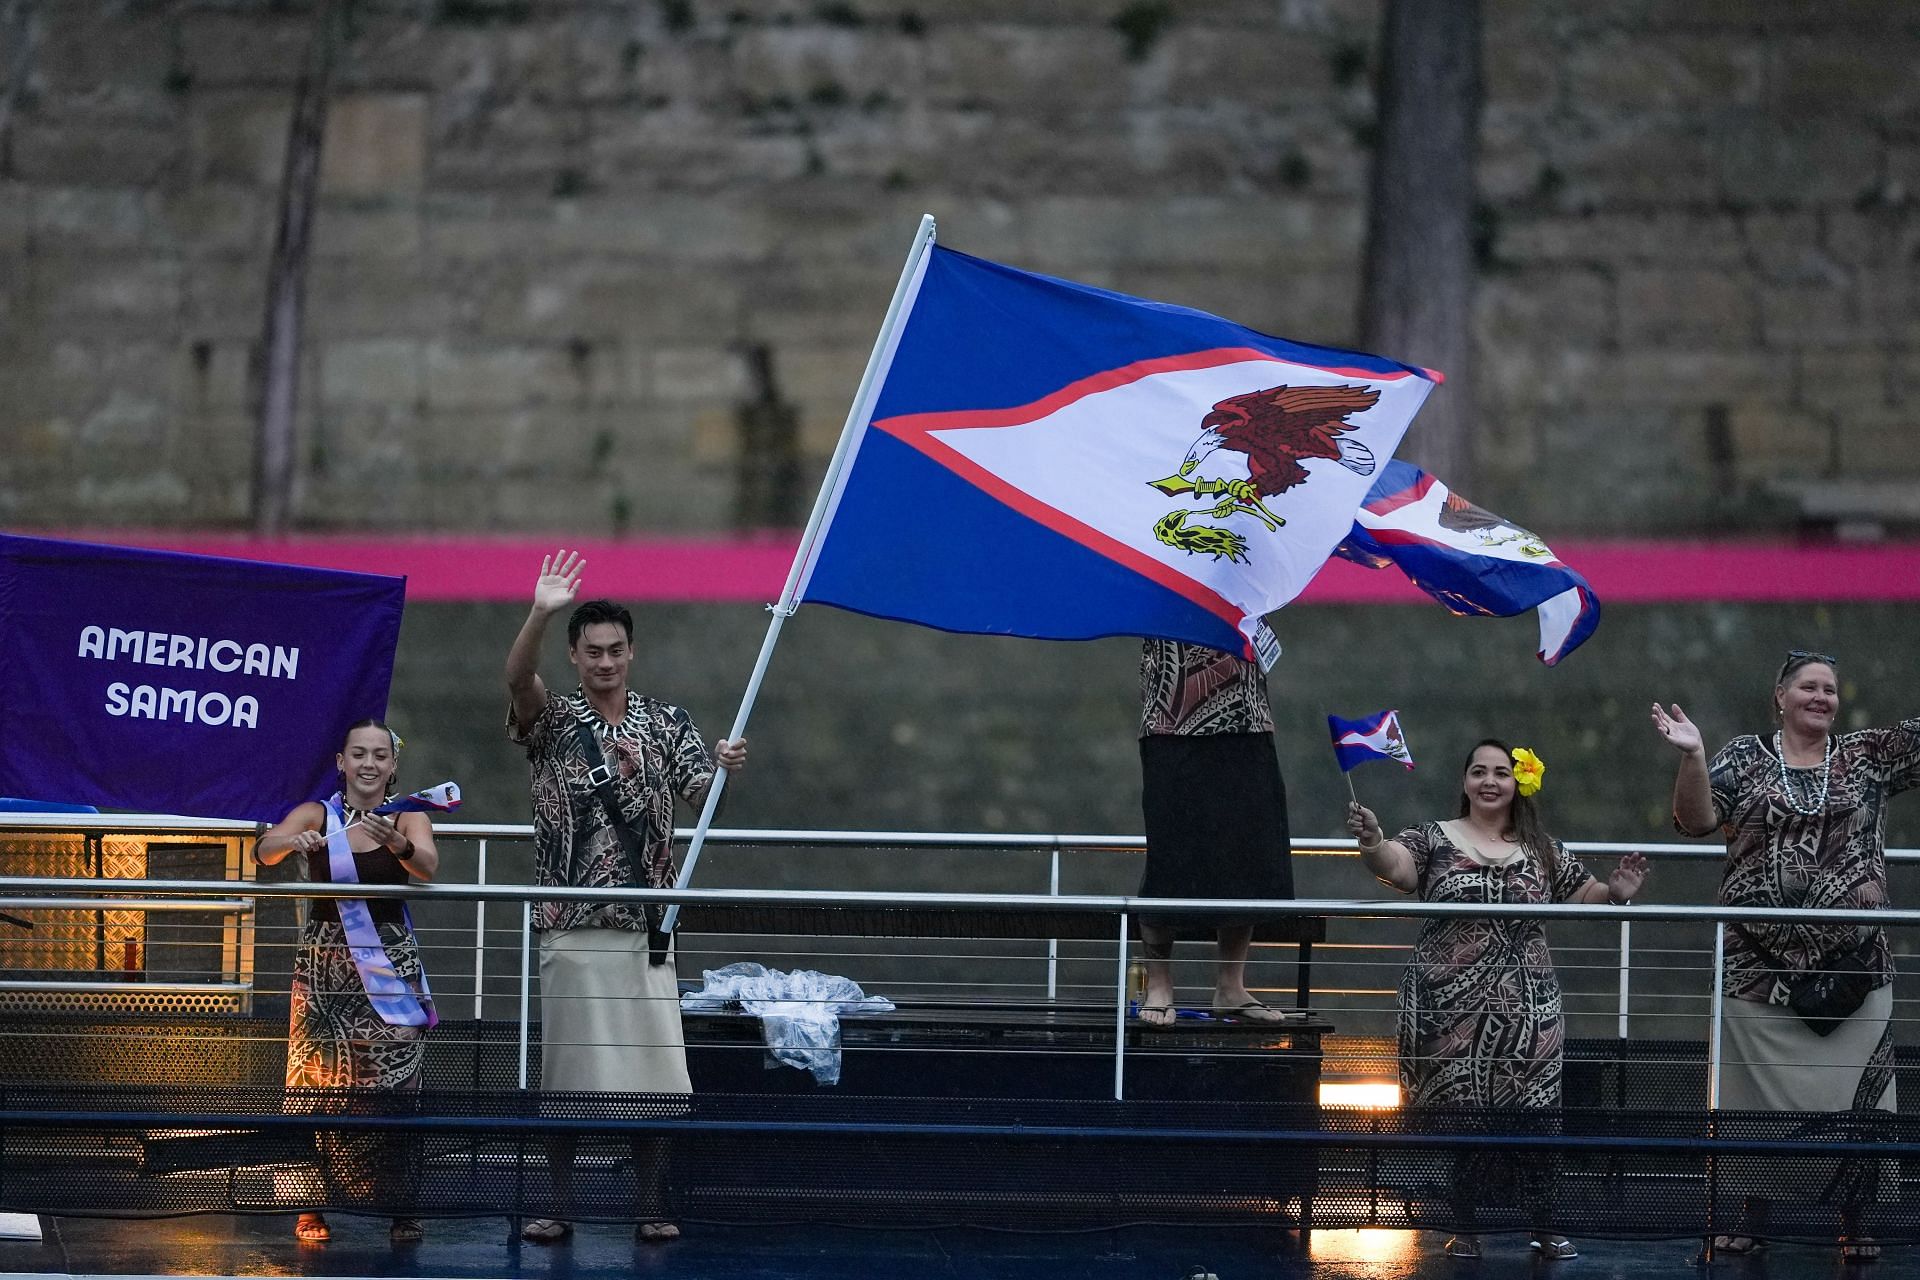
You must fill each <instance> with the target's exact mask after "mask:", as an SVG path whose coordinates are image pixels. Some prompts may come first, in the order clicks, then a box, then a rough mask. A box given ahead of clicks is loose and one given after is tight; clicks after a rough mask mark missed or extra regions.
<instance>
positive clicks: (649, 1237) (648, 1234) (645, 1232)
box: [633, 1222, 680, 1244]
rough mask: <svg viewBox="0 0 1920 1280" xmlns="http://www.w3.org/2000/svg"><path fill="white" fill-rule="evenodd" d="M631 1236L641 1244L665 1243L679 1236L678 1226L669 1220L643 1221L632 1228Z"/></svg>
mask: <svg viewBox="0 0 1920 1280" xmlns="http://www.w3.org/2000/svg"><path fill="white" fill-rule="evenodd" d="M633 1238H634V1239H635V1240H638V1241H639V1242H640V1243H641V1244H665V1243H667V1241H669V1240H678V1239H679V1238H680V1228H679V1227H676V1226H674V1225H673V1224H672V1223H671V1222H643V1223H641V1224H640V1225H639V1226H637V1227H635V1228H634V1229H633Z"/></svg>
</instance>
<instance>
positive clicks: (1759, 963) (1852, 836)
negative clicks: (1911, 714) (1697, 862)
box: [1674, 717, 1920, 1005]
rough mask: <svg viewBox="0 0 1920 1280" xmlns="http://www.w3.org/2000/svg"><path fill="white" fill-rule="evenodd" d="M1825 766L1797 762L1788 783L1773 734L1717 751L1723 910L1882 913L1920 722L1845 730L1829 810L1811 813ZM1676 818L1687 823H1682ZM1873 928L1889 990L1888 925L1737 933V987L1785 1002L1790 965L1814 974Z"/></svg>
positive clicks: (1917, 765) (1882, 980)
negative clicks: (1894, 821) (1893, 834)
mask: <svg viewBox="0 0 1920 1280" xmlns="http://www.w3.org/2000/svg"><path fill="white" fill-rule="evenodd" d="M1821 773H1822V767H1821V766H1819V765H1815V766H1813V767H1812V768H1804V769H1802V768H1794V767H1792V766H1789V767H1788V768H1787V770H1786V776H1785V778H1784V779H1783V778H1782V776H1781V770H1780V758H1779V756H1777V755H1775V754H1774V749H1773V735H1771V734H1768V735H1767V736H1766V737H1764V738H1761V737H1755V736H1753V735H1752V734H1748V735H1746V736H1744V737H1739V738H1735V739H1734V740H1733V741H1732V742H1729V743H1728V744H1727V745H1726V746H1725V747H1723V748H1721V750H1720V754H1719V755H1717V756H1715V757H1714V758H1713V763H1712V764H1710V765H1709V766H1708V767H1707V777H1708V781H1709V783H1710V785H1711V786H1712V789H1713V814H1714V817H1715V819H1716V820H1717V821H1718V822H1719V825H1720V830H1721V833H1722V834H1723V835H1725V837H1726V841H1727V870H1726V875H1725V877H1724V878H1722V880H1721V882H1720V902H1721V904H1722V905H1723V906H1729V907H1815V908H1835V909H1840V910H1878V909H1880V908H1882V907H1885V906H1887V905H1888V903H1887V859H1886V830H1887V812H1886V805H1887V800H1888V799H1889V798H1890V797H1892V796H1894V795H1897V794H1899V793H1900V792H1902V791H1906V790H1908V789H1909V788H1911V787H1914V786H1920V717H1916V718H1914V719H1911V720H1903V721H1901V722H1900V723H1899V724H1897V725H1894V726H1893V727H1892V728H1887V729H1861V730H1859V731H1857V732H1854V733H1843V734H1837V735H1835V736H1834V738H1833V759H1832V773H1831V776H1830V779H1829V781H1828V785H1827V801H1826V804H1825V806H1824V807H1823V808H1822V809H1821V810H1820V812H1818V813H1815V814H1813V815H1811V816H1809V815H1805V814H1802V813H1799V812H1796V810H1795V806H1796V805H1797V806H1798V807H1799V808H1800V809H1806V808H1810V807H1812V806H1813V805H1814V803H1815V802H1816V801H1818V800H1819V798H1820V776H1821ZM1674 825H1675V826H1676V827H1678V826H1679V820H1678V819H1677V818H1676V819H1675V822H1674ZM1680 829H1681V830H1682V831H1683V832H1684V831H1686V828H1684V827H1681V828H1680ZM1687 834H1690V835H1700V834H1704V833H1702V832H1688V833H1687ZM1869 935H1871V936H1872V937H1873V939H1874V950H1875V952H1876V954H1877V957H1878V963H1877V966H1876V967H1877V968H1878V970H1879V974H1880V976H1879V978H1878V980H1877V981H1876V982H1875V983H1874V985H1875V986H1876V987H1883V986H1886V985H1887V984H1888V983H1890V982H1892V981H1893V956H1892V953H1891V952H1890V950H1889V949H1888V947H1887V939H1886V933H1885V932H1884V931H1883V930H1861V929H1856V928H1854V927H1853V926H1851V925H1820V924H1742V925H1738V926H1736V927H1734V928H1731V929H1728V930H1727V969H1726V982H1725V991H1726V994H1727V995H1729V996H1732V997H1733V998H1735V999H1739V1000H1758V1001H1762V1002H1764V1003H1767V1004H1778V1005H1784V1004H1786V1003H1787V996H1788V991H1787V983H1786V981H1784V980H1783V978H1782V972H1783V970H1784V972H1785V974H1786V976H1787V977H1792V976H1795V975H1798V974H1804V973H1809V972H1812V971H1813V970H1814V969H1815V968H1817V967H1818V966H1819V965H1820V963H1821V962H1822V961H1823V960H1826V959H1828V958H1831V957H1834V956H1837V955H1839V954H1841V953H1843V952H1845V951H1846V950H1848V949H1849V948H1851V947H1853V946H1854V945H1856V944H1857V943H1859V942H1864V941H1866V940H1867V938H1868V936H1869Z"/></svg>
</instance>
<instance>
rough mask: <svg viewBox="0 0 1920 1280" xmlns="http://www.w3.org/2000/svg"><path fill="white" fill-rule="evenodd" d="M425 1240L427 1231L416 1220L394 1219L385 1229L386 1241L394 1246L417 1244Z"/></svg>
mask: <svg viewBox="0 0 1920 1280" xmlns="http://www.w3.org/2000/svg"><path fill="white" fill-rule="evenodd" d="M426 1238H427V1229H426V1228H425V1227H424V1226H422V1225H420V1219H418V1218H395V1219H394V1220H393V1225H392V1226H391V1227H389V1228H388V1229H387V1239H389V1240H391V1241H393V1243H395V1244H419V1243H420V1242H421V1241H422V1240H425V1239H426Z"/></svg>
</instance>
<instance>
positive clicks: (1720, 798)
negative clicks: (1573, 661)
mask: <svg viewBox="0 0 1920 1280" xmlns="http://www.w3.org/2000/svg"><path fill="white" fill-rule="evenodd" d="M1839 711H1840V684H1839V677H1838V674H1837V671H1836V667H1835V663H1834V660H1833V659H1832V658H1831V657H1829V656H1828V655H1826V654H1823V653H1810V652H1807V651H1805V650H1799V649H1796V650H1794V651H1792V652H1791V653H1789V654H1788V655H1787V660H1786V662H1785V663H1783V664H1782V665H1781V667H1780V672H1779V674H1778V675H1777V676H1775V677H1774V682H1773V722H1774V728H1773V730H1772V732H1770V733H1765V734H1743V735H1742V736H1740V737H1737V738H1735V739H1734V740H1733V741H1731V742H1729V743H1728V744H1727V745H1726V746H1724V747H1722V748H1721V749H1720V751H1719V753H1718V754H1717V755H1715V756H1714V757H1713V759H1712V760H1711V761H1709V760H1708V759H1707V752H1706V744H1705V740H1704V738H1703V737H1702V735H1701V732H1700V728H1699V726H1698V725H1696V724H1694V723H1693V722H1692V721H1691V720H1689V719H1688V718H1687V715H1686V713H1685V712H1684V711H1682V710H1681V709H1680V707H1679V706H1678V705H1677V704H1676V705H1673V706H1671V707H1664V708H1663V707H1662V706H1661V705H1660V704H1659V703H1657V702H1656V703H1654V704H1653V725H1654V728H1655V729H1657V730H1658V731H1659V732H1660V735H1661V736H1662V737H1664V738H1665V739H1666V740H1667V741H1668V742H1669V743H1671V744H1673V746H1674V747H1675V748H1676V749H1677V750H1678V751H1679V752H1680V769H1679V773H1678V776H1677V777H1676V778H1675V779H1674V784H1673V821H1674V825H1675V826H1676V827H1678V828H1679V829H1680V830H1681V831H1682V832H1683V833H1685V834H1687V835H1691V836H1704V835H1708V834H1711V833H1713V832H1715V831H1718V832H1720V834H1721V835H1722V836H1724V838H1725V839H1726V842H1727V866H1726V872H1725V874H1724V875H1723V877H1722V878H1721V881H1720V904H1721V905H1722V906H1728V907H1816V908H1839V909H1853V910H1879V909H1881V908H1883V907H1885V906H1887V905H1888V902H1887V858H1886V802H1887V800H1888V799H1889V798H1890V797H1892V796H1894V795H1896V794H1898V793H1899V792H1902V791H1905V790H1907V789H1909V788H1911V787H1913V786H1915V785H1916V784H1920V717H1916V718H1914V719H1909V720H1903V721H1901V722H1900V723H1899V724H1896V725H1893V726H1891V727H1889V728H1884V729H1858V730H1855V731H1854V732H1852V733H1841V734H1836V733H1835V732H1834V721H1835V718H1836V717H1837V716H1838V715H1839ZM1823 971H1825V972H1828V973H1843V972H1845V973H1850V974H1851V977H1850V978H1849V980H1848V983H1847V984H1844V985H1847V986H1849V987H1850V989H1851V990H1850V994H1845V995H1841V996H1839V998H1838V999H1837V1000H1836V999H1835V997H1834V992H1833V988H1832V987H1831V986H1830V987H1829V990H1828V995H1827V997H1826V999H1825V1001H1824V1004H1823V1005H1822V1004H1816V1003H1814V1002H1812V1001H1810V1000H1809V999H1808V998H1807V997H1808V994H1809V980H1811V979H1814V978H1816V977H1817V976H1819V975H1820V974H1821V973H1822V972H1823ZM1721 990H1722V993H1723V994H1724V996H1725V1003H1724V1005H1723V1009H1724V1016H1723V1019H1722V1043H1723V1045H1724V1052H1723V1054H1722V1065H1721V1074H1720V1094H1719V1105H1720V1106H1721V1107H1723V1108H1726V1109H1729V1110H1739V1111H1803V1112H1839V1111H1871V1110H1875V1109H1879V1110H1885V1111H1892V1110H1895V1099H1894V1076H1893V1034H1892V1029H1891V1023H1892V1015H1893V957H1892V954H1891V952H1890V951H1889V950H1888V946H1887V937H1886V934H1885V932H1884V931H1883V930H1880V929H1876V928H1870V927H1864V926H1855V925H1846V924H1839V925H1834V924H1771V923H1768V924H1736V925H1731V926H1729V927H1728V928H1727V930H1726V968H1725V977H1724V978H1723V980H1722V984H1721ZM1856 997H1857V1002H1856ZM1847 1005H1851V1006H1852V1007H1843V1006H1847ZM1826 1163H1827V1164H1828V1166H1829V1168H1831V1167H1832V1162H1826ZM1877 1163H1878V1162H1868V1163H1867V1164H1866V1165H1865V1166H1863V1167H1858V1168H1855V1169H1854V1170H1853V1172H1855V1173H1859V1174H1861V1175H1863V1176H1859V1177H1840V1176H1838V1175H1837V1174H1836V1176H1835V1177H1833V1178H1830V1179H1825V1180H1824V1185H1823V1186H1817V1187H1816V1195H1817V1197H1818V1198H1819V1199H1822V1200H1830V1201H1835V1202H1837V1203H1838V1204H1839V1208H1840V1211H1841V1240H1840V1244H1841V1252H1842V1254H1843V1255H1844V1256H1846V1257H1848V1258H1853V1259H1865V1258H1871V1257H1875V1256H1877V1255H1878V1252H1879V1251H1878V1249H1877V1247H1876V1246H1875V1245H1874V1244H1873V1243H1872V1242H1871V1241H1869V1240H1865V1239H1863V1238H1861V1234H1860V1225H1861V1224H1860V1206H1861V1204H1862V1203H1864V1202H1865V1201H1866V1200H1868V1199H1871V1198H1872V1196H1873V1194H1874V1188H1872V1187H1871V1185H1870V1184H1871V1183H1872V1182H1873V1181H1874V1176H1873V1175H1874V1173H1875V1168H1874V1166H1875V1165H1877ZM1803 1172H1806V1173H1809V1174H1810V1173H1811V1171H1810V1170H1803ZM1841 1172H1846V1170H1842V1171H1841ZM1808 1180H1809V1181H1810V1182H1811V1181H1813V1180H1812V1179H1810V1178H1809V1179H1808ZM1766 1226H1767V1224H1766V1203H1765V1201H1763V1200H1758V1199H1749V1201H1748V1208H1747V1218H1746V1221H1745V1222H1743V1223H1742V1224H1741V1227H1740V1230H1739V1231H1738V1232H1737V1233H1735V1234H1733V1235H1730V1236H1718V1237H1716V1238H1715V1239H1714V1241H1713V1246H1714V1249H1715V1250H1716V1251H1725V1252H1728V1253H1751V1252H1753V1251H1754V1250H1756V1249H1758V1248H1760V1247H1762V1246H1763V1245H1764V1243H1765V1235H1764V1233H1765V1231H1766Z"/></svg>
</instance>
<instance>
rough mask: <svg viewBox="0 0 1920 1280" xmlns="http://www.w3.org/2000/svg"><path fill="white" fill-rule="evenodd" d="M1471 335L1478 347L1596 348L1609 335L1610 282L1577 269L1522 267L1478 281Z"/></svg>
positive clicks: (1611, 330)
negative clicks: (1480, 345) (1514, 271)
mask: <svg viewBox="0 0 1920 1280" xmlns="http://www.w3.org/2000/svg"><path fill="white" fill-rule="evenodd" d="M1474 336H1475V339H1476V341H1477V342H1479V343H1480V344H1482V346H1483V347H1491V348H1492V349H1494V350H1496V351H1497V350H1502V349H1504V348H1506V347H1507V346H1509V345H1513V346H1556V347H1557V346H1564V345H1568V344H1571V345H1574V346H1578V347H1588V348H1598V347H1605V346H1607V345H1609V344H1610V343H1611V342H1612V340H1613V338H1614V307H1613V289H1612V285H1611V282H1610V281H1609V280H1608V279H1607V278H1606V276H1604V275H1603V274H1601V273H1600V272H1597V271H1591V270H1583V269H1580V268H1577V267H1576V268H1571V269H1558V270H1546V271H1521V272H1516V273H1513V274H1510V275H1497V276H1487V277H1483V278H1482V279H1481V280H1480V283H1479V288H1478V290H1477V291H1476V296H1475V300H1474Z"/></svg>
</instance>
